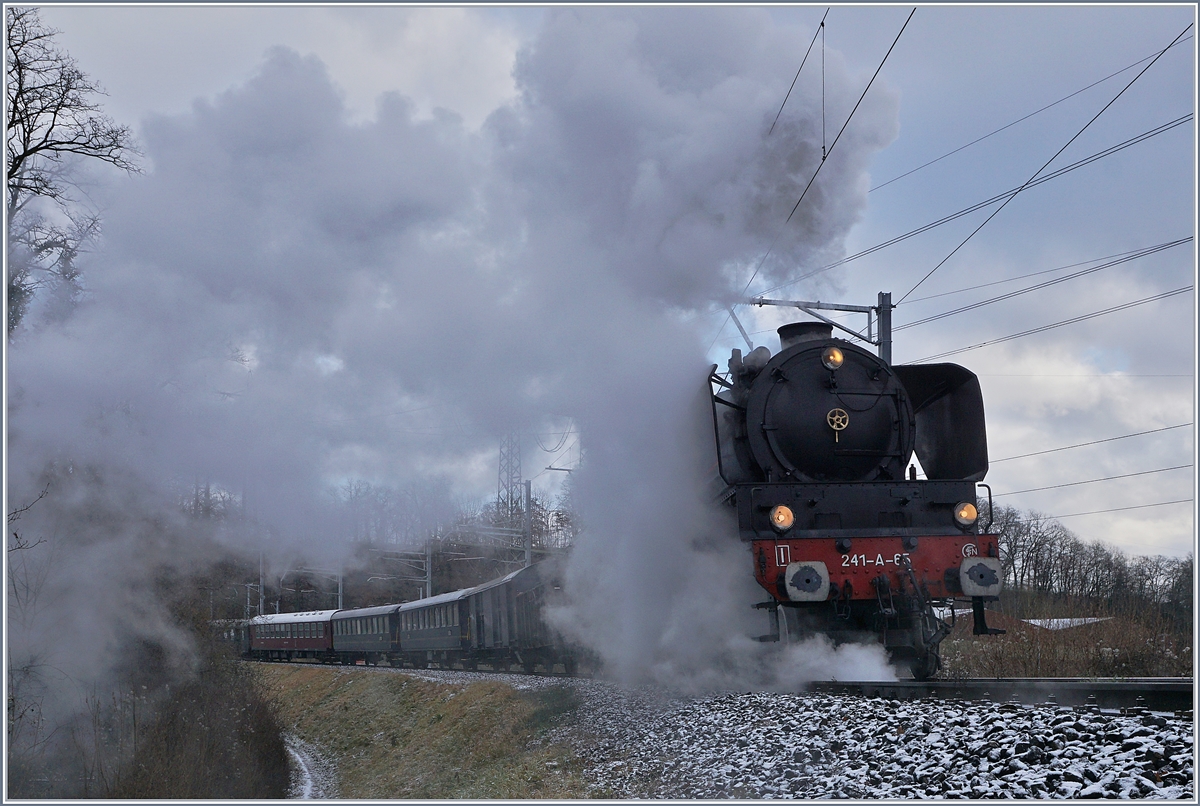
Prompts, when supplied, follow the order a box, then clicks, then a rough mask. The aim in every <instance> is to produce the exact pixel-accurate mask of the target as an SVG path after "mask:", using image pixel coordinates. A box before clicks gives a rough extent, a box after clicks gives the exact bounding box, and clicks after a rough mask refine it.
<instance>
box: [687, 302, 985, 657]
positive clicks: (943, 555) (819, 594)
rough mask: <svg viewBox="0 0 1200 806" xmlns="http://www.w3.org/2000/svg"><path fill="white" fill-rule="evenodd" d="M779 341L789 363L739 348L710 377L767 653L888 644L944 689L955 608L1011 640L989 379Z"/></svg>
mask: <svg viewBox="0 0 1200 806" xmlns="http://www.w3.org/2000/svg"><path fill="white" fill-rule="evenodd" d="M885 298H887V299H888V303H889V305H888V311H889V312H890V297H887V295H881V297H880V299H881V303H882V302H883V300H884V299H885ZM881 335H882V334H881ZM779 338H780V346H781V349H780V350H779V352H778V353H776V354H775V355H771V354H770V352H769V351H768V349H767V348H766V347H757V348H755V349H753V350H751V351H750V352H749V353H748V354H747V355H745V356H743V355H742V354H741V351H740V350H734V351H733V354H732V356H731V357H730V360H729V367H728V373H726V374H718V373H717V372H716V370H717V367H716V365H714V366H713V367H712V371H711V372H710V378H709V380H710V391H711V401H712V414H713V427H714V431H715V436H716V447H717V471H718V473H719V475H720V477H721V479H722V481H723V482H724V484H723V486H722V498H723V499H724V500H725V501H726V502H727V503H729V504H730V505H732V506H735V507H736V508H737V520H738V529H739V532H740V536H741V539H742V540H743V541H745V543H746V544H747V545H748V547H749V549H750V555H751V558H752V562H753V568H754V575H755V578H756V579H757V581H758V583H759V585H761V586H762V588H763V589H764V590H765V591H766V592H767V593H768V594H769V598H768V599H767V601H765V602H763V603H761V604H759V605H757V606H758V607H760V608H762V609H765V610H766V611H768V615H769V622H770V631H769V634H768V635H766V636H763V640H780V637H781V634H782V635H783V636H784V637H785V638H786V637H792V636H798V635H803V634H805V633H811V632H821V633H825V634H827V635H829V636H830V637H831V638H833V639H834V640H835V641H840V640H863V639H864V638H867V639H873V640H878V641H880V642H882V643H883V645H884V646H885V647H886V649H887V651H888V653H889V655H890V656H891V658H892V659H893V661H894V662H895V663H897V664H898V665H903V666H907V667H908V668H909V669H910V670H911V673H912V675H913V676H914V677H916V678H918V679H925V678H928V677H932V676H933V675H935V674H936V673H937V671H938V669H939V667H940V663H941V662H940V655H939V650H938V645H939V644H940V642H941V641H942V639H943V638H945V637H946V635H948V634H949V632H950V627H951V626H952V623H953V622H952V619H953V618H954V616H953V614H954V607H953V605H954V601H955V600H970V601H971V604H972V608H973V611H974V619H975V625H974V627H975V633H976V634H981V633H994V632H998V631H996V630H990V629H989V628H988V627H987V625H986V623H985V620H984V611H983V603H984V602H985V601H987V600H989V599H994V598H995V597H996V596H997V594H998V593H999V591H1000V585H1001V579H1002V571H1001V566H1000V560H999V551H998V548H999V547H998V543H997V540H996V537H995V536H994V535H990V534H987V533H986V528H985V529H983V530H981V529H980V525H979V523H978V520H979V510H978V507H977V497H976V483H977V482H980V481H982V479H983V478H984V476H985V474H986V473H987V469H988V459H987V436H986V430H985V425H984V412H983V398H982V394H981V392H980V388H979V381H978V379H977V378H976V376H975V375H974V374H973V373H971V372H970V371H969V370H967V369H965V368H963V367H961V366H958V365H956V364H920V365H908V366H892V365H891V363H890V361H888V360H886V357H880V356H877V355H875V354H873V353H871V352H868V351H867V350H865V349H863V348H862V347H859V346H857V345H855V344H853V343H851V342H849V341H846V340H843V339H838V338H834V337H833V335H832V327H831V325H830V324H826V323H825V322H824V321H818V322H799V323H793V324H789V325H785V326H783V327H781V328H780V329H779ZM888 338H889V341H887V342H886V344H887V347H888V349H890V336H889V337H888ZM882 342H883V340H882V339H881V343H882ZM885 356H886V352H885ZM914 456H915V457H916V459H917V460H919V462H920V466H921V468H922V469H923V470H924V475H925V478H923V479H918V478H917V471H916V463H915V462H914V461H913V458H914ZM983 486H985V487H986V485H983ZM988 494H989V497H990V490H989V493H988ZM988 525H990V524H988ZM943 616H944V617H943Z"/></svg>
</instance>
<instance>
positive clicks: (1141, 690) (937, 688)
mask: <svg viewBox="0 0 1200 806" xmlns="http://www.w3.org/2000/svg"><path fill="white" fill-rule="evenodd" d="M343 668H344V667H343ZM353 668H366V669H375V668H378V669H397V670H403V671H410V672H424V671H431V672H439V671H443V672H466V673H468V674H473V675H475V674H477V675H488V674H496V675H514V674H516V675H523V676H529V674H530V673H527V672H523V671H522V670H521V669H520V668H519V667H509V668H505V667H503V666H499V667H497V668H486V667H480V668H476V669H472V670H466V669H459V668H454V667H444V668H443V667H439V666H437V665H436V664H431V665H429V666H427V667H422V668H415V667H411V666H410V667H392V666H387V665H383V666H365V665H359V666H356V667H353ZM558 668H561V667H556V670H555V671H546V670H542V671H538V672H535V673H533V675H534V676H537V677H559V678H561V677H588V678H590V677H593V675H592V674H590V673H587V672H586V671H585V672H583V673H577V674H575V675H567V674H565V673H563V672H559V671H557V669H558ZM807 690H808V691H812V692H819V693H822V694H843V695H847V696H859V697H880V698H883V699H894V700H919V699H925V698H934V699H941V700H982V701H991V702H995V703H1012V702H1015V703H1021V704H1023V705H1046V704H1053V705H1064V706H1085V707H1086V706H1094V707H1096V708H1106V709H1114V708H1118V709H1129V708H1147V709H1150V710H1153V711H1190V710H1192V709H1193V707H1194V700H1195V687H1194V684H1193V679H1192V678H1190V677H1138V678H1085V677H1007V678H1005V677H999V678H983V679H955V680H924V681H916V680H898V681H893V682H879V681H867V682H843V681H836V680H826V681H815V682H813V683H810V684H808V687H807Z"/></svg>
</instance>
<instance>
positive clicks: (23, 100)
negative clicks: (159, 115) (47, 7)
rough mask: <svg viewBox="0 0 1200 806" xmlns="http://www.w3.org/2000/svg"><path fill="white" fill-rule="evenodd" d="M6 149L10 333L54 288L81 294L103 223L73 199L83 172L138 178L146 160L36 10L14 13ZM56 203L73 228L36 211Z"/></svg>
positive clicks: (10, 14) (9, 11) (9, 24)
mask: <svg viewBox="0 0 1200 806" xmlns="http://www.w3.org/2000/svg"><path fill="white" fill-rule="evenodd" d="M5 23H6V25H5V28H6V32H7V35H8V38H7V45H6V48H7V52H6V56H7V60H6V61H7V71H6V75H5V79H6V81H5V96H4V103H5V108H4V113H5V126H6V128H5V145H6V147H7V148H6V154H7V161H6V166H5V168H6V177H7V182H8V197H7V218H8V231H9V243H8V247H9V255H8V265H9V270H8V277H7V281H8V298H9V312H8V332H9V334H10V336H11V334H12V333H13V331H14V330H15V329H16V327H17V326H18V325H19V324H20V323H21V320H22V319H23V318H24V316H25V313H26V311H27V309H28V306H29V304H30V302H31V301H32V300H33V297H34V296H35V294H36V293H37V292H38V291H39V289H41V288H43V287H45V286H48V285H49V286H53V287H55V288H60V289H65V290H66V292H67V293H66V297H67V298H69V299H72V300H73V299H74V298H75V297H76V296H77V292H78V291H79V271H78V269H77V268H76V267H75V259H76V257H77V256H78V255H79V253H80V252H81V251H82V247H83V245H84V244H85V243H86V242H88V241H89V240H92V239H93V238H95V237H96V235H97V234H98V233H99V219H98V218H97V217H96V216H95V215H94V214H90V213H81V212H79V209H78V208H79V206H80V205H79V204H78V203H77V202H76V200H75V199H74V198H73V197H72V194H71V191H72V189H73V188H76V187H77V185H76V181H75V177H74V165H73V162H76V161H78V160H80V159H85V160H98V161H100V162H103V163H107V164H109V165H113V166H115V167H117V168H120V169H121V170H124V171H129V172H138V171H139V170H140V169H139V168H138V165H137V163H136V162H135V157H137V156H139V152H138V150H137V148H136V147H135V146H134V143H133V136H132V134H131V133H130V130H129V127H128V126H122V125H119V124H117V123H115V122H114V121H113V120H112V119H111V118H109V117H108V116H107V115H105V114H104V113H103V112H102V111H101V108H100V104H99V103H98V102H97V101H96V96H99V95H103V94H104V91H103V90H102V89H101V88H100V85H99V84H97V83H96V82H94V81H92V80H91V79H89V78H88V76H87V74H86V73H84V72H83V71H82V70H80V69H79V66H78V65H77V64H76V63H75V60H74V59H72V58H71V56H70V54H68V53H67V52H66V51H64V50H62V49H61V48H60V47H59V46H58V45H57V43H56V42H55V41H54V37H55V36H56V35H57V34H58V31H56V30H54V29H53V28H48V27H46V26H45V25H44V24H43V23H42V21H41V18H40V17H39V16H38V11H37V9H36V8H17V7H12V6H9V7H6V8H5ZM39 199H40V200H44V201H45V202H48V203H49V204H50V205H51V206H52V208H56V209H57V211H58V214H60V215H61V216H65V218H66V219H67V221H68V222H69V223H67V224H58V223H53V222H50V221H48V220H47V219H46V217H45V216H44V215H42V214H40V213H38V212H37V210H36V209H35V206H34V205H32V204H31V203H32V202H35V201H37V200H39Z"/></svg>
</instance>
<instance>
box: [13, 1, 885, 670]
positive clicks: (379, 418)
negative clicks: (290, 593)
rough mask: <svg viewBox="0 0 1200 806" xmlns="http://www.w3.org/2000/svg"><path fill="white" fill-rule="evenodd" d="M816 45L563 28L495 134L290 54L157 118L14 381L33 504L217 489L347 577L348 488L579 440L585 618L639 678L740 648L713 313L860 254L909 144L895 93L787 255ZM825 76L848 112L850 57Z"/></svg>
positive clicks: (814, 203) (810, 139)
mask: <svg viewBox="0 0 1200 806" xmlns="http://www.w3.org/2000/svg"><path fill="white" fill-rule="evenodd" d="M796 36H797V34H796V32H795V31H792V30H787V29H784V28H780V27H779V26H776V25H774V24H773V23H772V21H771V18H770V17H769V16H768V15H766V14H764V13H760V12H745V11H743V10H736V11H735V10H732V9H702V10H692V11H690V12H689V13H687V14H686V15H683V16H680V15H678V13H677V12H675V11H667V10H661V9H650V10H632V11H631V10H613V9H604V10H592V9H588V10H582V9H556V10H553V11H551V12H549V13H547V15H546V18H545V24H544V27H543V28H542V29H541V31H540V32H539V33H538V35H537V37H536V38H535V39H534V40H533V41H531V42H530V43H529V44H528V45H527V46H526V47H525V48H523V49H522V51H521V53H520V55H519V58H518V61H517V66H516V70H515V73H514V78H515V81H516V86H517V89H518V91H519V95H518V96H517V98H516V99H515V100H514V101H513V102H512V103H510V104H507V105H505V106H503V107H502V108H499V109H497V110H495V111H494V112H493V113H492V114H491V115H490V116H489V118H488V119H487V121H486V122H485V123H484V125H483V126H482V127H481V128H480V129H479V130H472V129H471V128H469V127H468V126H467V125H466V124H465V123H464V121H463V119H462V118H461V117H459V116H458V115H456V114H454V113H451V112H446V111H435V112H434V113H433V114H432V115H431V116H428V117H426V116H421V115H418V114H417V111H416V106H415V104H414V103H413V102H412V101H411V100H410V99H408V98H405V97H402V96H399V95H396V94H384V95H382V96H381V97H380V98H379V100H378V104H377V107H376V112H375V115H374V117H373V118H371V119H369V120H365V121H363V120H359V119H357V118H355V116H353V115H352V114H351V113H350V111H349V109H348V107H347V101H346V94H345V92H344V91H342V90H341V89H340V88H339V87H338V86H337V84H336V83H335V82H334V81H333V79H332V78H331V76H330V74H329V71H328V69H327V68H326V66H325V65H324V64H323V63H322V62H321V61H320V60H319V59H317V58H316V57H314V56H302V55H300V54H298V53H296V52H295V51H293V50H289V49H286V48H277V49H274V50H272V51H271V52H270V53H269V54H268V55H267V56H266V58H265V60H264V61H263V63H262V64H261V66H260V67H259V68H258V70H257V71H256V72H255V74H254V75H253V76H251V77H250V78H249V79H248V80H247V81H245V82H244V83H241V84H238V85H237V86H234V87H231V88H230V89H228V90H226V91H224V92H222V93H220V94H218V95H216V96H214V97H212V98H210V99H207V100H197V101H196V102H194V103H193V105H192V107H191V109H190V110H188V111H187V112H184V113H180V114H173V115H167V116H160V117H154V118H151V119H148V120H146V121H145V123H144V126H143V137H144V142H145V151H146V155H147V159H148V165H149V167H148V171H147V174H146V175H145V176H142V177H135V178H132V179H130V180H129V181H126V182H121V183H117V184H114V185H112V186H111V187H109V188H108V189H107V191H106V192H107V199H106V207H107V212H106V213H105V224H106V231H105V241H104V244H103V249H102V250H100V251H99V252H97V253H96V254H95V255H93V256H91V258H90V263H89V266H88V279H89V288H90V299H89V301H87V302H86V303H85V304H84V305H82V306H81V307H80V308H79V310H78V311H77V312H76V313H75V315H74V316H73V317H71V318H70V319H69V320H68V321H66V322H65V323H62V324H53V323H43V324H41V325H38V326H31V327H30V328H29V329H28V330H26V331H25V332H23V333H22V334H21V335H20V338H19V342H18V344H17V345H16V346H14V348H13V349H12V350H11V351H10V353H9V356H10V390H11V399H10V416H11V430H10V435H9V447H10V451H11V456H10V465H9V467H10V470H11V472H12V482H11V487H10V490H11V492H12V493H13V497H14V499H19V498H20V497H21V495H25V494H28V493H29V492H31V491H34V490H35V488H36V486H37V483H38V479H39V478H40V474H41V473H42V472H43V471H44V469H45V467H46V465H47V462H49V461H51V460H52V459H55V458H63V457H65V458H67V459H69V461H71V462H73V463H75V464H76V465H77V466H80V467H96V468H101V469H103V470H104V471H105V472H106V474H107V476H106V477H107V478H110V479H113V481H111V482H110V483H109V484H108V485H107V486H106V487H104V490H105V491H106V492H105V494H106V495H109V496H111V498H110V500H111V501H112V502H113V503H114V506H115V503H116V501H117V500H118V499H120V500H122V501H126V502H128V505H129V506H131V507H134V508H135V509H138V508H145V509H146V510H148V511H153V510H154V509H155V508H156V507H157V508H168V507H169V506H170V502H171V500H172V491H173V490H177V489H179V488H180V487H181V486H182V487H186V486H188V485H189V484H191V483H192V481H193V480H194V479H196V478H202V479H206V480H210V481H211V482H213V483H214V484H218V485H220V486H222V487H223V488H225V489H229V490H235V491H238V490H242V489H246V490H249V491H251V495H250V498H251V500H252V501H253V507H254V512H255V515H256V516H257V518H258V519H259V520H260V522H261V523H263V524H265V525H269V527H270V529H271V532H272V534H273V537H272V538H271V539H270V541H269V543H268V547H269V549H270V550H271V551H273V552H276V553H278V554H280V555H282V554H285V553H288V552H293V551H304V552H307V553H309V554H312V555H317V556H320V557H336V556H337V554H338V553H339V552H340V551H342V550H343V549H345V547H344V546H341V545H338V543H337V541H336V538H335V536H334V535H332V534H331V530H332V524H331V522H330V519H329V515H328V511H327V507H326V506H325V503H324V502H325V501H326V500H327V496H328V491H329V490H330V489H331V488H332V487H333V486H335V485H337V484H339V483H341V482H343V481H345V480H347V479H350V478H368V479H370V480H373V481H377V482H381V483H386V484H393V485H401V484H405V483H409V482H415V481H419V480H422V479H427V478H428V477H429V476H431V475H435V476H440V477H442V478H445V479H448V480H449V484H450V485H451V487H452V492H453V493H456V494H468V495H473V496H477V497H480V498H482V497H483V496H485V495H486V494H487V493H488V491H489V490H490V486H491V484H493V483H494V482H493V479H494V476H493V475H492V471H491V470H490V468H487V467H486V464H485V463H483V464H481V462H480V461H479V457H480V456H481V454H483V453H488V452H490V451H492V450H494V446H495V445H496V443H497V441H498V439H499V437H500V435H502V434H504V433H506V432H508V431H509V430H511V429H512V428H514V427H518V426H520V427H536V426H537V424H538V423H542V422H549V421H551V420H555V418H562V417H568V418H570V419H571V420H572V421H574V422H575V424H576V426H577V427H578V430H579V433H580V435H581V444H582V445H583V450H584V462H583V468H582V469H581V471H580V473H579V474H578V493H579V496H580V500H581V501H582V505H583V507H584V508H585V510H586V512H587V513H588V522H587V531H586V534H585V536H584V537H583V538H581V540H580V544H579V547H578V550H577V552H576V554H575V559H574V560H573V567H572V571H571V574H572V579H573V580H574V583H575V584H576V585H577V586H578V593H579V597H578V606H577V608H576V610H575V612H574V613H571V614H566V615H565V616H564V617H565V618H567V619H568V620H571V621H572V623H573V625H574V628H575V630H576V633H577V634H579V635H580V636H582V637H583V638H584V639H585V640H587V641H589V642H590V643H592V644H593V645H594V646H596V647H597V648H598V649H599V650H600V651H602V652H604V653H606V655H608V656H609V657H610V659H611V660H612V661H613V662H614V663H615V664H616V665H617V666H618V667H619V668H621V669H622V670H623V671H624V672H627V673H628V674H629V675H630V676H638V675H644V674H652V673H653V670H654V669H655V668H658V669H659V670H660V671H661V670H663V669H666V668H669V667H670V665H671V664H672V663H678V660H677V658H678V657H680V654H679V653H681V652H684V655H683V657H687V658H689V659H691V660H693V661H695V662H696V663H701V664H702V663H703V661H704V658H706V657H708V656H709V655H708V651H707V649H708V648H711V649H713V653H712V657H713V658H714V659H717V660H718V661H719V659H720V658H728V657H729V656H730V653H731V652H734V653H735V654H736V651H737V650H738V649H739V647H742V646H743V645H744V643H745V638H744V636H745V634H746V631H747V629H748V626H747V617H748V616H753V615H755V614H754V613H753V611H750V610H748V600H747V597H750V599H751V600H752V599H753V597H754V595H755V593H754V591H753V585H752V584H749V583H748V580H749V563H748V558H747V557H746V556H744V555H745V552H744V550H743V549H742V547H741V545H740V544H739V543H738V542H737V540H736V535H735V534H734V530H733V529H732V527H731V525H730V524H729V523H728V522H725V520H723V519H724V518H727V517H728V513H714V512H713V511H712V510H711V509H710V508H709V506H708V504H707V503H706V502H705V501H704V500H703V497H702V495H701V493H700V490H701V489H702V488H701V486H700V484H699V481H698V478H699V477H700V476H701V475H702V471H703V470H704V469H706V464H705V463H704V462H703V461H702V460H700V459H699V458H698V455H697V452H698V451H699V450H701V449H703V447H705V443H704V441H703V439H704V438H703V437H701V438H700V439H699V441H697V439H696V438H695V437H694V435H693V434H692V433H691V431H689V430H688V429H689V428H690V426H689V425H688V423H689V422H690V421H689V420H688V418H687V417H686V416H683V414H682V412H685V411H689V410H690V407H691V406H692V405H693V403H694V401H695V397H696V395H697V394H698V393H699V390H700V389H701V388H702V385H703V383H704V379H705V377H706V370H707V366H706V362H705V357H704V350H705V347H706V344H705V337H706V336H707V335H708V334H707V333H703V332H702V330H701V329H700V328H699V327H698V326H697V325H696V324H695V323H694V321H693V320H690V319H689V318H688V316H689V314H691V313H694V312H697V311H704V310H707V309H708V308H709V306H710V305H711V304H712V302H713V301H714V300H720V299H727V298H731V297H732V296H734V295H736V294H737V293H739V292H740V289H741V284H742V283H744V282H745V278H746V277H747V276H748V273H749V272H750V271H752V268H751V267H752V266H753V265H755V263H756V262H757V261H759V260H761V258H762V255H763V253H764V251H765V250H766V248H767V247H768V246H769V245H771V244H772V243H774V248H773V250H772V258H771V259H770V260H768V261H767V262H766V263H765V264H763V268H762V276H764V277H767V278H783V277H786V276H788V275H789V273H790V272H792V271H794V270H795V267H796V266H797V265H798V264H799V263H800V262H801V261H804V260H810V259H816V258H817V257H820V258H821V259H826V258H828V257H832V256H837V255H840V254H841V251H842V241H843V239H844V237H845V235H846V233H847V232H848V231H849V228H850V227H851V226H852V225H853V224H854V222H855V220H856V219H857V217H858V216H859V215H860V214H861V211H862V209H863V207H864V205H865V199H866V181H865V180H866V178H865V173H864V171H865V168H866V166H867V165H868V164H869V161H870V158H871V156H872V154H873V153H874V152H875V151H876V150H878V149H879V148H881V147H883V146H884V145H885V144H886V143H887V142H888V141H889V140H890V138H891V137H893V136H894V134H895V132H896V99H895V97H894V96H893V95H891V94H889V93H888V92H887V91H886V89H883V88H881V89H879V90H878V92H875V94H874V95H873V96H872V97H871V101H870V103H868V104H864V106H863V108H862V109H860V110H859V112H858V113H857V117H856V118H855V126H854V127H853V128H852V129H850V130H848V131H847V134H846V136H845V138H844V139H843V140H842V141H841V142H840V143H839V146H838V152H837V155H836V156H835V157H831V158H830V160H829V161H828V163H827V164H826V166H825V167H824V168H823V169H822V172H821V175H820V178H819V179H818V181H817V182H816V183H815V184H814V186H813V191H812V193H811V195H810V196H809V198H808V200H806V204H805V206H804V207H803V208H801V209H800V210H799V211H798V212H797V215H796V219H795V220H794V221H793V225H794V226H792V227H790V228H783V227H782V221H783V220H784V218H786V215H787V212H788V210H789V209H790V207H791V205H792V204H794V199H795V198H797V197H798V194H799V192H800V190H801V189H802V188H803V186H804V184H805V183H806V182H807V181H808V179H809V177H810V176H811V175H812V172H813V171H815V170H816V167H817V165H818V164H819V161H820V129H819V126H818V125H817V122H818V121H819V115H818V109H819V106H818V101H817V99H816V98H815V97H814V96H813V94H812V91H813V87H812V86H804V87H799V88H798V91H797V92H796V93H794V94H793V97H792V99H791V100H790V101H789V108H788V109H786V110H785V112H784V114H783V116H782V117H781V118H780V121H779V125H778V126H777V127H776V129H775V131H774V133H772V134H770V135H769V136H768V129H769V127H770V123H771V120H772V118H773V117H774V113H775V111H776V109H777V107H776V104H777V103H778V101H779V99H781V98H782V97H783V94H784V92H785V91H786V85H787V82H788V81H790V77H791V75H792V73H793V72H794V69H795V41H797V40H796ZM827 82H828V83H829V85H830V86H831V87H834V88H844V87H847V86H850V85H851V84H854V82H853V81H852V80H851V78H850V77H849V76H848V75H847V74H846V70H845V67H844V65H843V64H842V63H841V61H840V60H839V59H838V58H836V55H835V54H834V55H831V58H830V60H829V62H828V64H827ZM132 491H138V495H136V496H131V495H130V493H131V492H132ZM122 496H124V497H122ZM54 507H55V505H52V504H48V505H47V509H46V511H47V513H48V517H49V516H50V513H57V514H62V512H63V511H65V510H60V509H55V508H54ZM71 512H72V513H74V514H72V515H71V517H76V516H78V510H71ZM59 526H60V528H66V529H68V530H69V529H70V528H71V527H70V526H69V524H67V525H63V522H61V521H60V522H59ZM226 539H227V540H229V541H232V542H235V543H236V542H237V541H240V540H243V539H245V536H244V535H238V534H232V533H231V534H229V535H227V536H226ZM101 545H103V546H107V549H105V550H103V551H101V555H102V556H101V555H97V554H96V553H94V552H92V553H87V554H84V553H77V554H75V555H73V556H72V557H70V558H69V559H67V560H66V562H67V564H68V566H69V567H74V566H73V565H72V564H73V563H77V562H83V561H86V562H87V563H88V567H89V568H92V569H104V568H126V567H127V563H128V561H129V557H130V547H131V546H136V545H138V542H137V541H136V540H133V539H132V538H129V537H127V535H126V533H125V532H122V531H121V530H115V531H113V533H112V534H111V535H109V540H108V542H106V543H103V544H101ZM64 573H67V572H65V571H64ZM113 578H114V579H119V578H121V577H120V575H117V576H114V577H113ZM92 593H93V594H94V595H96V596H103V594H102V593H101V592H98V591H92ZM697 614H703V621H704V624H705V625H706V626H705V627H704V628H703V629H700V630H696V629H694V625H693V619H694V617H695V616H696V615H697ZM672 658H675V659H676V660H672ZM719 662H723V661H719ZM663 664H667V665H666V666H663ZM714 679H715V678H714ZM722 679H726V680H728V679H729V678H728V677H726V678H722Z"/></svg>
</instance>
